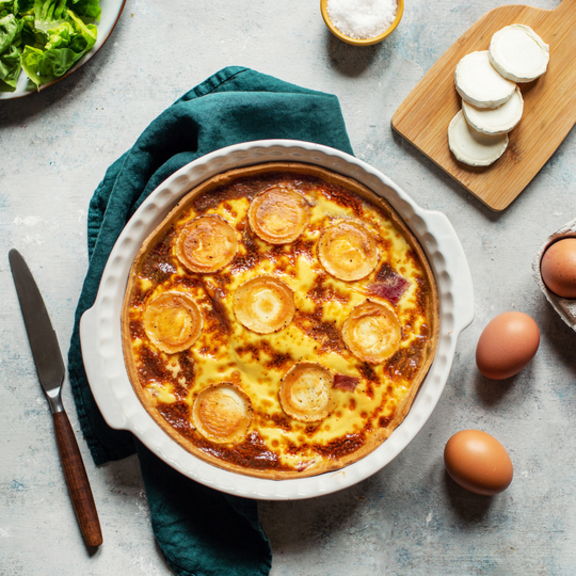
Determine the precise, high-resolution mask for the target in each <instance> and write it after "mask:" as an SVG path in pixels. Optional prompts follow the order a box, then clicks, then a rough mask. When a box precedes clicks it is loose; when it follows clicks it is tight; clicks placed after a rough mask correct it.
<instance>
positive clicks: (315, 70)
mask: <svg viewBox="0 0 576 576" xmlns="http://www.w3.org/2000/svg"><path fill="white" fill-rule="evenodd" d="M502 3H503V2H499V1H498V0H486V1H484V2H479V1H478V0H473V1H472V2H470V1H464V0H454V1H453V2H444V1H442V0H441V1H439V2H433V3H431V2H426V1H424V0H410V1H409V2H407V3H406V8H405V12H404V17H403V19H402V22H401V23H400V26H399V28H398V29H397V30H396V31H395V32H394V33H393V34H392V36H390V37H389V38H388V39H387V40H386V41H385V42H384V43H382V44H380V45H376V46H373V47H369V48H354V47H351V46H348V45H346V44H343V43H340V42H339V41H338V40H336V39H335V38H333V37H332V36H331V35H330V33H329V32H328V30H327V28H326V27H325V25H324V23H323V21H322V18H321V16H320V6H319V4H320V3H319V2H318V1H317V0H314V1H311V0H291V1H290V2H285V3H281V2H272V1H268V2H264V1H263V0H260V1H259V0H252V1H251V2H242V3H238V2H234V1H232V0H211V1H210V2H208V1H207V0H196V1H195V2H188V1H185V0H172V1H170V2H168V1H166V0H159V1H158V2H155V3H149V2H143V1H142V0H128V2H127V5H126V8H125V10H124V14H123V16H122V17H121V19H120V21H119V23H118V26H117V27H116V29H115V31H114V32H113V34H112V36H111V38H110V40H109V41H108V43H107V44H106V45H105V46H104V48H103V49H102V50H101V51H100V53H98V54H97V55H96V56H95V58H94V59H93V60H92V61H91V62H89V63H88V64H87V65H86V66H84V67H83V68H82V69H81V70H79V71H78V72H76V73H75V74H73V75H72V76H70V77H68V78H66V79H64V80H63V81H61V82H60V83H58V84H57V85H55V86H53V87H51V88H50V89H48V90H46V91H44V92H42V93H40V94H38V95H34V96H30V97H26V98H24V99H20V100H12V101H1V102H0V150H1V151H2V160H1V162H0V231H1V233H0V434H1V446H2V448H1V450H0V575H2V576H16V575H23V576H32V575H36V574H42V575H44V574H58V575H59V576H76V575H78V574H82V575H86V576H88V575H109V574H116V573H119V574H123V575H124V576H130V575H143V574H144V575H161V574H169V569H168V568H167V566H166V565H165V563H164V562H163V560H162V557H161V555H160V553H159V550H158V548H157V546H156V545H155V542H154V539H153V536H152V531H151V528H150V523H149V517H148V509H147V502H146V499H145V497H144V494H143V486H142V481H141V478H140V473H139V468H138V463H137V461H136V460H135V458H129V459H127V460H124V461H122V462H116V463H112V464H107V465H104V466H102V467H99V468H96V467H95V466H94V465H93V463H92V461H91V458H90V455H89V453H88V449H87V447H86V445H85V443H84V441H83V440H82V438H81V433H80V431H79V427H78V421H77V417H76V413H75V409H74V403H73V400H72V397H71V391H70V386H69V384H68V383H67V382H66V384H65V389H64V403H65V405H66V407H67V409H68V413H69V415H70V419H71V420H72V423H73V426H74V428H75V430H76V432H77V435H78V437H79V440H80V444H81V450H82V453H83V455H84V458H85V462H86V466H87V470H88V474H89V476H90V480H91V482H92V487H93V491H94V495H95V499H96V502H97V505H98V510H99V513H100V519H101V523H102V527H103V532H104V539H105V543H104V545H103V546H102V547H101V548H100V549H99V550H98V551H97V552H96V553H95V554H94V555H93V556H90V555H89V554H88V553H87V551H86V549H85V547H84V545H83V542H82V539H81V535H80V532H79V529H78V526H77V524H76V520H75V518H74V513H73V510H72V506H71V503H70V500H69V498H68V494H67V490H66V486H65V484H64V479H63V475H62V471H61V467H60V461H59V459H58V455H57V450H56V444H55V440H54V434H53V430H52V420H51V417H50V415H49V411H48V406H47V403H46V401H45V399H44V396H43V393H42V391H41V389H40V386H39V384H38V381H37V378H36V373H35V370H34V365H33V363H32V358H31V355H30V351H29V347H28V343H27V340H26V336H25V332H24V326H23V323H22V319H21V316H20V311H19V308H18V304H17V300H16V294H15V291H14V286H13V282H12V278H11V275H10V272H9V266H8V258H7V254H8V251H9V249H10V248H12V247H16V248H17V249H18V250H20V251H21V252H22V254H23V255H24V257H25V258H26V259H27V261H28V263H29V265H30V267H31V269H32V272H33V273H34V275H35V277H36V280H37V282H38V284H39V286H40V288H41V290H42V292H43V294H44V297H45V300H46V304H47V306H48V309H49V311H50V314H51V317H52V322H53V325H54V328H55V330H56V332H57V333H58V335H59V339H60V343H61V347H62V349H63V351H64V352H66V351H67V349H68V341H69V338H70V334H71V329H72V322H73V315H74V310H75V306H76V301H77V298H78V295H79V293H80V287H81V283H82V280H83V276H84V273H85V270H86V265H87V254H86V212H87V207H88V202H89V199H90V197H91V195H92V193H93V191H94V189H95V187H96V186H97V184H98V183H99V181H100V180H101V178H102V177H103V175H104V172H105V170H106V168H107V167H108V166H109V165H110V164H111V163H112V162H113V161H114V160H115V159H116V158H118V156H120V155H121V154H122V153H123V152H124V151H125V150H126V149H127V148H129V147H130V146H131V145H132V143H133V142H134V140H135V139H136V137H137V136H138V135H139V134H140V133H141V132H142V130H143V129H144V128H145V127H146V126H147V125H148V124H149V122H150V121H151V120H153V119H154V118H155V117H156V116H157V115H158V114H159V113H160V112H161V111H162V110H164V109H165V108H166V107H167V106H169V105H170V104H171V103H172V102H173V101H174V100H176V99H177V98H178V97H179V96H180V95H181V94H183V93H184V92H186V91H187V90H189V89H190V88H192V87H193V86H195V85H196V84H198V83H199V82H201V81H202V80H204V79H205V78H207V77H208V76H210V75H211V74H212V73H214V72H216V71H217V70H219V69H221V68H223V67H224V66H227V65H234V64H236V65H243V66H248V67H251V68H254V69H256V70H258V71H260V72H264V73H267V74H271V75H275V76H278V77H279V78H281V79H283V80H286V81H289V82H293V83H296V84H300V85H302V86H305V87H308V88H312V89H316V90H321V91H324V92H329V93H334V94H336V95H337V96H338V97H339V99H340V103H341V105H342V109H343V113H344V118H345V120H346V123H347V127H348V132H349V135H350V139H351V141H352V146H353V148H354V151H355V153H356V155H357V156H358V157H359V158H361V159H363V160H365V161H367V162H369V163H370V164H372V165H374V166H375V167H376V168H378V169H380V170H381V171H382V172H384V173H385V174H386V175H388V176H389V177H391V178H392V179H393V180H395V181H396V182H397V183H398V184H400V185H401V186H402V187H403V188H404V189H405V190H406V191H407V192H408V193H409V194H410V195H411V196H412V197H413V198H414V199H415V200H416V201H417V202H418V203H419V204H421V205H422V206H423V207H424V208H430V209H435V210H440V211H442V212H444V213H445V214H446V215H447V216H448V217H449V219H450V220H451V222H452V224H453V225H454V227H455V229H456V231H457V233H458V235H459V237H460V239H461V241H462V244H463V247H464V251H465V252H466V255H467V257H468V260H469V264H470V268H471V272H472V277H473V281H474V287H475V296H476V319H475V321H474V323H473V324H472V325H471V326H470V327H469V328H468V329H467V330H466V331H465V332H464V334H463V335H462V338H461V339H460V341H459V345H458V349H457V355H456V358H455V362H454V366H453V369H452V373H451V376H450V379H449V381H448V384H447V386H446V390H445V392H444V395H443V396H442V398H441V400H440V402H439V404H438V407H437V408H436V411H435V412H434V414H433V415H432V417H431V419H430V420H429V421H428V423H427V424H426V426H425V427H424V429H423V430H422V432H421V433H420V434H419V436H418V437H417V438H416V440H415V441H414V442H413V443H412V444H411V445H410V446H409V447H408V448H407V449H406V450H405V451H404V452H403V453H402V454H401V455H400V456H399V457H398V458H397V459H396V460H395V461H394V462H393V463H392V464H390V465H389V466H388V467H386V468H385V469H384V470H382V471H381V472H380V473H378V474H376V475H375V476H373V477H371V478H370V479H368V480H366V481H364V482H362V483H361V484H358V485H356V486H355V487H352V488H350V489H347V490H345V491H342V492H340V493H337V494H333V495H330V496H325V497H322V498H317V499H314V500H307V501H303V502H290V503H287V502H275V503H269V502H264V503H261V504H260V515H261V519H262V523H263V526H264V528H265V530H266V532H267V534H268V535H269V537H270V539H271V542H272V547H273V551H274V561H273V567H272V576H281V575H282V576H284V575H285V576H288V575H290V576H292V575H306V576H315V575H318V576H320V575H328V574H330V575H335V576H339V575H342V576H344V575H349V574H354V575H355V576H364V575H374V576H376V575H378V576H380V575H382V574H386V575H390V576H392V575H394V576H421V575H426V576H428V575H436V574H442V575H443V576H478V575H490V576H515V575H518V576H520V575H522V576H524V575H526V574H530V575H547V576H548V575H554V576H572V575H573V574H574V570H575V566H576V498H575V494H576V434H575V433H574V432H575V430H576V355H575V354H574V350H575V345H576V334H575V333H574V331H573V330H571V329H570V328H569V327H568V326H566V325H565V324H564V322H563V321H562V320H561V319H560V317H559V316H557V314H556V312H555V311H554V310H553V308H552V307H551V306H550V304H549V303H548V302H547V301H546V299H545V297H544V295H543V294H542V292H541V291H540V289H539V288H538V286H537V285H536V283H535V282H534V280H533V278H532V275H531V261H532V257H533V255H534V253H535V251H536V250H537V249H538V247H539V246H540V244H541V243H542V242H543V241H544V240H545V239H546V237H547V236H548V234H550V233H551V232H553V231H554V230H556V229H558V228H560V226H562V225H563V224H564V223H566V222H569V221H571V220H573V219H574V218H575V216H576V214H575V212H576V205H575V203H574V197H575V192H576V184H575V182H576V133H575V132H574V130H573V131H572V132H571V133H570V134H569V136H568V137H567V138H566V140H565V141H564V143H563V144H562V145H561V147H560V148H559V149H558V150H557V152H556V153H555V154H554V156H553V157H552V158H551V159H550V161H549V162H548V163H547V164H546V165H545V166H544V168H543V169H542V171H541V172H540V173H539V174H538V176H537V177H536V178H535V179H534V180H533V182H532V183H531V184H530V185H529V186H528V188H527V189H526V190H525V191H524V192H523V193H522V194H521V195H520V197H519V198H518V199H517V200H516V201H515V202H514V203H513V204H512V205H511V206H510V207H509V208H508V209H507V210H506V211H504V212H502V213H498V214H497V213H493V212H491V211H490V210H489V209H487V208H485V207H484V206H483V205H482V204H480V203H479V202H478V201H477V200H475V199H474V198H472V197H471V196H470V195H469V194H468V193H467V192H466V191H464V189H462V188H461V187H460V186H459V185H458V184H456V183H455V182H453V181H452V180H451V179H450V178H449V177H448V176H447V175H445V174H444V173H443V172H442V171H440V170H439V169H437V168H436V167H435V166H434V165H433V164H432V163H430V162H429V161H427V160H426V159H425V158H424V157H423V156H421V155H420V154H419V153H418V152H417V151H416V150H414V149H413V148H412V147H411V146H409V145H408V144H406V143H405V142H403V141H402V140H401V139H400V138H399V137H398V136H397V135H395V134H393V133H392V130H391V128H390V119H391V117H392V114H393V113H394V111H395V110H396V109H397V107H398V106H399V105H400V103H401V102H402V100H403V99H404V98H405V97H406V95H407V94H408V93H409V92H410V90H411V89H412V88H413V87H414V85H415V84H416V82H417V81H418V80H419V79H420V78H421V77H422V76H423V74H424V73H425V72H426V71H427V70H428V69H429V68H430V66H431V65H432V64H433V63H434V62H435V60H436V59H437V58H438V57H440V56H441V55H442V54H443V52H444V51H445V50H446V49H447V48H448V47H449V46H450V45H451V44H452V43H453V42H454V41H455V40H456V39H457V38H458V37H459V36H460V35H461V34H462V33H463V32H464V31H465V30H466V29H468V28H469V27H470V26H471V25H472V24H473V23H474V22H475V21H476V20H477V19H478V18H480V16H482V15H483V14H484V13H485V12H486V11H488V10H489V9H491V8H493V7H495V6H498V5H500V4H502ZM528 3H529V4H531V5H533V6H538V7H541V8H549V9H552V8H555V7H556V6H557V5H558V3H559V1H558V0H537V1H536V0H534V1H532V2H528ZM510 309H515V310H520V311H523V312H527V313H528V314H530V315H531V316H532V317H533V318H534V319H535V320H536V322H537V323H538V325H539V327H540V330H541V334H542V341H541V345H540V349H539V351H538V354H537V356H536V358H535V359H534V360H533V362H532V363H531V364H530V365H529V366H528V368H526V369H525V370H524V371H523V372H521V373H520V374H519V375H518V376H517V377H516V378H513V379H510V380H506V381H503V382H492V381H489V380H486V379H484V378H483V377H482V376H480V374H479V373H478V371H477V369H476V366H475V361H474V354H475V346H476V342H477V340H478V337H479V335H480V332H481V331H482V328H483V327H484V326H485V325H486V323H487V322H488V321H489V320H490V319H491V318H492V317H493V316H495V315H496V314H497V313H500V312H503V311H506V310H510ZM465 428H480V429H483V430H485V431H487V432H489V433H491V434H493V435H494V436H495V437H496V438H498V439H499V440H500V441H501V442H502V443H503V444H504V445H505V446H506V447H507V448H508V450H509V452H510V455H511V457H512V460H513V462H514V466H515V477H514V481H513V482H512V485H511V486H510V488H509V489H508V490H506V491H505V492H504V493H502V494H501V495H499V496H496V497H493V498H486V497H481V496H475V495H473V494H470V493H467V492H465V491H464V490H463V489H460V488H459V487H458V486H457V485H455V484H454V483H453V482H452V481H451V480H450V479H449V478H447V476H446V473H445V471H444V465H443V461H442V452H443V449H444V445H445V443H446V441H447V440H448V438H449V437H450V436H451V435H452V434H453V433H455V432H457V431H458V430H462V429H465Z"/></svg>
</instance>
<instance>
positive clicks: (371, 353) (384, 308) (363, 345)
mask: <svg viewBox="0 0 576 576" xmlns="http://www.w3.org/2000/svg"><path fill="white" fill-rule="evenodd" d="M401 338H402V328H401V327H400V321H399V320H398V316H396V312H394V309H393V308H392V306H390V305H389V304H384V303H379V302H372V301H371V300H366V301H365V302H363V303H362V304H359V305H358V306H356V307H355V308H354V309H353V310H352V312H351V313H350V316H348V318H346V320H345V322H344V324H343V326H342V339H343V340H344V343H345V344H346V346H347V348H348V350H350V352H352V354H354V356H356V358H358V359H360V360H362V361H363V362H369V363H370V364H380V363H381V362H384V360H386V359H387V358H390V356H392V354H394V353H395V352H396V351H397V350H398V348H399V346H400V340H401Z"/></svg>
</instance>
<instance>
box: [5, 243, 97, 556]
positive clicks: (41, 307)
mask: <svg viewBox="0 0 576 576" xmlns="http://www.w3.org/2000/svg"><path fill="white" fill-rule="evenodd" d="M8 259H9V261H10V268H11V270H12V276H13V278H14V285H15V286H16V293H17V295H18V301H19V303H20V310H21V311H22V317H23V318H24V325H25V327H26V332H27V334H28V340H29V342H30V349H31V350H32V357H33V358H34V364H35V365H36V372H37V373H38V379H39V380H40V384H41V386H42V388H43V390H44V392H45V394H46V398H47V399H48V404H49V405H50V411H51V412H52V418H53V420H54V430H55V432H56V442H57V444H58V452H59V453H60V460H61V462H62V468H63V470H64V477H65V479H66V484H67V486H68V491H69V493H70V498H71V500H72V505H73V507H74V512H75V513H76V518H77V519H78V524H79V525H80V530H81V532H82V537H83V538H84V542H85V543H86V545H87V546H92V547H93V546H99V545H100V544H102V531H101V529H100V521H99V519H98V512H97V510H96V504H95V503H94V496H93V495H92V489H91V488H90V482H89V480H88V475H87V474H86V469H85V468H84V462H83V461H82V456H81V454H80V449H79V448H78V442H77V440H76V436H75V435H74V431H73V430H72V426H71V425H70V420H69V419H68V416H67V414H66V411H65V410H64V406H63V404H62V397H61V392H62V383H63V382H64V375H65V373H66V368H65V366H64V360H63V358H62V352H61V351H60V345H59V344H58V337H57V336H56V332H54V329H53V328H52V323H51V322H50V317H49V315H48V310H46V306H45V304H44V300H43V298H42V294H40V290H39V289H38V286H37V285H36V282H35V281H34V277H33V276H32V273H31V272H30V269H29V268H28V265H27V264H26V262H25V261H24V258H22V256H21V254H20V253H19V252H18V251H17V250H15V249H12V250H10V252H9V254H8Z"/></svg>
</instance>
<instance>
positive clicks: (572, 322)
mask: <svg viewBox="0 0 576 576" xmlns="http://www.w3.org/2000/svg"><path fill="white" fill-rule="evenodd" d="M570 236H571V237H576V220H572V221H571V222H568V224H565V225H564V226H562V228H559V229H558V230H556V232H553V233H552V234H550V236H548V238H547V239H546V241H545V242H543V243H542V244H541V245H540V247H539V248H538V251H537V252H536V254H535V255H534V258H533V260H532V271H533V274H534V279H535V280H536V283H537V284H538V286H540V289H541V290H542V292H543V293H544V295H545V296H546V300H548V302H550V304H551V305H552V307H553V308H554V310H556V312H558V314H559V315H560V317H561V318H562V320H564V322H566V324H568V326H570V328H572V329H573V330H575V331H576V299H571V300H569V299H566V298H561V297H560V296H557V295H556V294H554V293H553V292H551V291H550V290H548V288H547V287H546V285H545V284H544V281H543V280H542V275H541V273H540V262H541V260H542V256H543V255H544V252H546V250H547V248H548V247H549V246H550V245H551V244H553V243H554V242H555V241H557V240H559V239H560V238H561V237H570Z"/></svg>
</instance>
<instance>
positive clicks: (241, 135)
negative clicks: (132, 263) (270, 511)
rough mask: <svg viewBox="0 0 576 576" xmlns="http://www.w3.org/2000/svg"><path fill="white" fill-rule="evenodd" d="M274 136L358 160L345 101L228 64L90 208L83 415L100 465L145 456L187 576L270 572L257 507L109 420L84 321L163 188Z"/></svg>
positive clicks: (149, 136)
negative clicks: (98, 393) (111, 260)
mask: <svg viewBox="0 0 576 576" xmlns="http://www.w3.org/2000/svg"><path fill="white" fill-rule="evenodd" d="M270 138H275V139H277V138H280V139H294V140H305V141H308V142H314V143H317V144H325V145H327V146H331V147H333V148H338V149H340V150H342V151H344V152H348V153H349V154H352V148H351V146H350V141H349V139H348V135H347V133H346V127H345V124H344V120H343V118H342V112H341V110H340V105H339V103H338V99H337V98H336V97H335V96H333V95H330V94H324V93H322V92H316V91H312V90H308V89H305V88H301V87H299V86H296V85H294V84H289V83H287V82H283V81H281V80H278V79H276V78H274V77H271V76H267V75H265V74H261V73H258V72H255V71H254V70H250V69H248V68H242V67H237V66H233V67H228V68H224V69H223V70H221V71H219V72H217V73H216V74H214V75H213V76H211V77H210V78H208V79H207V80H206V81H205V82H203V83H202V84H200V85H198V86H196V87H195V88H193V89H192V90H190V91H189V92H187V93H186V94H184V96H182V97H181V98H180V99H179V100H177V101H176V102H175V103H174V104H173V105H172V106H170V107H169V108H168V109H167V110H165V111H164V112H163V113H162V114H160V116H158V118H156V119H155V120H154V121H153V122H152V123H151V124H150V125H149V126H148V128H146V130H144V132H143V133H142V135H141V136H140V138H138V140H137V141H136V143H135V144H134V146H133V147H132V148H131V149H130V150H128V151H127V152H126V153H125V154H124V155H123V156H121V157H120V158H119V159H118V160H117V161H116V162H114V164H112V166H110V168H109V169H108V170H107V172H106V175H105V176H104V179H103V180H102V182H101V183H100V185H99V186H98V188H97V189H96V191H95V193H94V196H93V197H92V200H91V202H90V207H89V210H88V257H89V266H88V272H87V274H86V278H85V280H84V284H83V287H82V292H81V295H80V300H79V303H78V307H77V309H76V316H75V324H74V331H73V334H72V339H71V343H70V350H69V352H68V369H69V374H70V381H71V385H72V391H73V394H74V399H75V401H76V408H77V410H78V417H79V420H80V425H81V427H82V431H83V433H84V437H85V438H86V441H87V443H88V446H89V447H90V451H91V453H92V457H93V458H94V462H95V463H96V464H104V463H105V462H109V461H111V460H119V459H122V458H125V457H127V456H129V455H131V454H134V453H135V452H136V453H137V454H138V458H139V461H140V466H141V469H142V477H143V480H144V486H145V488H146V495H147V498H148V502H149V504H150V514H151V518H152V528H153V530H154V535H155V536H156V539H157V541H158V544H159V546H160V549H161V550H162V553H163V554H164V556H165V558H166V561H167V562H168V564H169V565H170V567H171V568H172V569H173V570H174V572H175V573H176V574H178V575H179V576H192V575H194V576H221V575H226V576H248V575H260V574H261V575H266V574H268V573H269V572H270V566H271V561H272V552H271V549H270V544H269V542H268V539H267V538H266V536H265V534H264V532H263V531H262V528H261V526H260V523H259V521H258V515H257V507H256V502H255V501H253V500H249V499H245V498H239V497H235V496H229V495H226V494H222V493H220V492H217V491H215V490H212V489H210V488H206V487H205V486H202V485H200V484H198V483H197V482H194V481H193V480H191V479H189V478H187V477H185V476H182V475H181V474H180V473H178V472H176V471H175V470H174V469H172V468H171V467H170V466H168V465H167V464H165V463H164V462H163V461H162V460H160V459H159V458H158V457H156V456H155V455H154V454H153V453H152V452H150V451H149V450H148V449H147V448H146V447H145V446H143V445H142V444H141V443H140V442H138V441H136V440H135V438H134V437H133V436H132V434H130V433H129V432H126V431H118V430H113V429H112V428H110V427H109V426H108V425H107V424H106V422H105V421H104V419H103V417H102V415H101V414H100V412H99V410H98V407H97V405H96V402H95V400H94V397H93V396H92V392H91V390H90V387H89V385H88V381H87V378H86V373H85V371H84V365H83V363H82V352H81V348H80V337H79V323H80V318H81V316H82V314H83V313H84V312H85V311H86V310H87V309H88V308H90V307H91V306H92V305H93V303H94V300H95V299H96V293H97V291H98V286H99V283H100V278H101V276H102V272H103V270H104V267H105V265H106V261H107V260H108V256H109V254H110V252H111V250H112V247H113V246H114V243H115V242H116V239H117V238H118V236H119V235H120V233H121V232H122V229H123V228H124V226H125V225H126V223H127V222H128V220H129V219H130V217H131V216H132V215H133V214H134V211H135V210H136V209H137V208H138V206H139V205H140V204H141V203H142V202H143V201H144V199H145V198H146V197H147V196H148V195H149V194H150V193H151V192H152V191H153V190H154V189H155V188H156V187H157V186H158V185H159V184H161V183H162V182H163V181H164V180H165V179H166V178H167V177H168V176H170V175H171V174H173V173H174V172H175V171H176V170H178V169H180V168H182V166H185V165H186V164H188V163H189V162H192V161H193V160H195V159H196V158H199V157H201V156H203V155H205V154H207V153H209V152H212V151H214V150H217V149H219V148H223V147H225V146H229V145H232V144H238V143H241V142H250V141H254V140H262V139H270ZM103 531H104V534H105V532H106V526H103Z"/></svg>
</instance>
